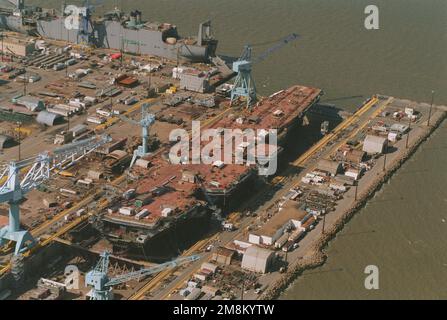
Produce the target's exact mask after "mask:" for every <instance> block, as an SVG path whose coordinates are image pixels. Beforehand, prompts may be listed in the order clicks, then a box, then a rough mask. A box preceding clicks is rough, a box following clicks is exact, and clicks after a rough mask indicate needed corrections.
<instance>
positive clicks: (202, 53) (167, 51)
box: [0, 0, 218, 62]
mask: <svg viewBox="0 0 447 320" xmlns="http://www.w3.org/2000/svg"><path fill="white" fill-rule="evenodd" d="M62 12H65V7H62ZM79 12H80V13H81V14H80V15H79V17H76V18H75V19H74V20H71V17H69V16H68V15H66V14H60V13H58V12H57V11H56V10H55V9H44V8H40V7H36V6H27V5H25V1H24V0H0V28H4V29H9V30H12V31H16V32H21V33H27V34H29V35H33V36H40V37H42V38H44V39H54V40H61V41H66V42H70V43H75V44H79V45H88V46H94V47H97V48H108V49H116V50H122V51H123V52H127V53H130V54H137V55H139V54H147V55H153V56H158V57H162V58H166V59H170V60H176V59H184V60H188V61H193V62H206V61H209V60H210V59H212V58H213V57H215V54H216V48H217V43H218V41H217V40H216V39H215V38H214V37H213V36H212V34H211V21H206V22H203V23H200V24H199V30H198V34H197V36H195V37H181V36H180V35H179V32H178V30H177V27H176V26H175V25H173V24H170V23H157V22H150V21H145V20H143V17H142V13H141V11H139V10H134V11H132V12H130V13H129V14H127V13H124V12H121V11H120V10H119V9H117V8H115V9H114V10H113V11H111V12H107V13H105V14H104V15H102V16H96V17H94V16H93V15H92V14H91V11H90V8H89V7H84V8H80V11H79ZM67 21H68V22H69V27H68V28H67V26H66V24H67Z"/></svg>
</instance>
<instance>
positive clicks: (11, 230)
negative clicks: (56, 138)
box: [0, 135, 111, 255]
mask: <svg viewBox="0 0 447 320" xmlns="http://www.w3.org/2000/svg"><path fill="white" fill-rule="evenodd" d="M110 141H111V138H110V136H108V135H103V136H101V137H92V138H89V139H85V140H82V141H79V142H75V143H72V144H69V145H66V146H64V147H61V148H58V149H55V150H54V151H53V152H52V153H51V154H50V153H48V152H44V153H41V154H39V155H37V156H35V157H32V158H29V159H26V160H22V161H18V162H14V161H11V162H10V163H9V165H8V168H6V170H4V171H3V173H2V174H1V175H0V181H2V179H3V178H5V182H4V183H3V184H0V203H5V202H6V203H8V204H9V224H8V226H5V227H3V228H2V229H0V246H3V245H4V244H5V243H6V242H8V241H14V242H15V243H16V246H15V252H14V253H15V254H16V255H17V254H19V253H20V252H21V251H23V250H25V249H26V246H25V245H26V244H27V243H29V246H30V245H33V244H34V243H35V241H34V239H33V237H32V236H31V234H30V233H29V232H28V231H27V230H21V229H20V209H19V205H20V203H21V202H22V201H23V199H24V198H25V195H26V194H27V193H28V192H30V191H31V190H33V189H35V188H36V187H38V186H39V185H41V184H42V183H43V182H45V181H47V180H48V179H50V176H51V174H52V173H54V172H56V171H61V170H63V169H66V168H68V167H70V166H72V165H73V164H74V163H76V162H77V161H79V160H80V159H81V158H83V157H85V155H87V154H89V153H90V152H92V151H94V150H95V149H96V148H98V147H100V146H102V145H104V144H105V143H107V142H110ZM27 167H30V169H29V170H28V172H27V173H26V174H25V176H24V177H23V179H22V180H20V171H21V169H24V168H27Z"/></svg>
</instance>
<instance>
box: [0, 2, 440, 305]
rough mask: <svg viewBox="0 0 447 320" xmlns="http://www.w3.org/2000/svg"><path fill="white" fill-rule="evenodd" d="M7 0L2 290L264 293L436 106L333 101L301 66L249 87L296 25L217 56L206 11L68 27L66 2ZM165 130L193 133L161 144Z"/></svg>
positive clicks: (22, 294)
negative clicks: (198, 15) (185, 18)
mask: <svg viewBox="0 0 447 320" xmlns="http://www.w3.org/2000/svg"><path fill="white" fill-rule="evenodd" d="M5 2H6V3H7V5H6V6H4V7H1V6H0V8H1V10H0V36H1V39H0V55H1V56H0V128H1V129H0V297H1V299H21V300H87V299H93V300H111V299H122V300H152V299H154V300H222V299H225V300H244V299H247V300H256V299H259V300H262V299H273V298H277V297H278V295H279V293H280V292H281V291H282V290H284V289H285V288H286V287H287V285H288V284H289V283H290V281H292V280H293V279H294V277H296V276H297V275H298V274H300V273H301V272H302V271H303V270H305V269H307V268H311V267H314V266H316V265H319V264H321V263H323V261H324V258H322V248H323V247H324V246H325V245H326V244H327V242H328V241H329V240H330V239H331V238H332V237H334V236H335V234H336V233H337V232H338V231H339V230H340V228H342V226H343V225H344V224H345V223H347V221H348V220H349V218H350V217H351V216H352V215H353V214H354V213H355V212H356V210H357V209H358V208H360V207H361V206H362V205H364V204H365V203H366V201H368V199H369V198H370V197H371V196H372V195H373V194H374V192H375V191H376V190H378V189H379V188H380V186H381V185H382V184H383V183H384V182H386V181H387V179H388V178H389V177H390V176H391V175H392V173H393V172H394V171H396V170H397V169H398V167H399V166H400V165H401V164H402V163H403V162H404V161H405V160H406V159H407V158H409V157H410V156H411V154H412V153H413V152H414V151H415V150H416V149H417V148H418V146H419V145H420V144H421V143H422V142H423V141H424V140H425V139H427V138H428V137H429V135H430V134H431V133H432V132H433V131H434V130H435V129H436V128H437V127H438V126H439V125H441V124H442V123H443V121H444V119H445V117H446V114H447V107H446V106H442V105H436V104H434V103H433V100H432V101H431V102H430V101H428V102H427V101H425V102H417V101H411V100H408V99H405V98H397V97H392V96H388V95H382V94H380V93H377V94H375V95H373V96H371V97H368V98H367V99H365V101H363V102H362V104H361V105H359V106H357V107H356V110H355V111H354V112H347V111H344V110H342V109H340V108H338V107H337V106H336V105H332V104H325V103H322V102H321V99H322V97H324V89H325V88H319V87H318V83H312V84H300V83H299V78H297V81H298V83H290V84H289V85H288V86H287V87H285V88H282V89H281V90H279V91H276V92H269V94H268V95H266V96H261V95H260V94H259V93H257V91H256V87H255V85H254V83H255V81H254V79H253V78H252V77H253V74H252V72H251V71H252V68H256V64H257V63H262V61H263V60H265V59H268V58H269V56H270V55H274V54H275V52H276V51H277V50H287V48H288V46H292V45H293V42H295V41H299V37H300V36H299V35H297V34H295V33H290V34H289V35H287V36H284V35H279V36H278V38H279V39H278V40H276V41H275V42H274V43H273V44H270V46H267V48H265V49H264V51H263V52H261V53H258V51H256V53H257V54H256V55H255V54H254V53H252V48H251V47H250V46H249V45H247V46H245V47H244V48H241V52H242V54H241V55H240V56H239V57H234V58H231V59H230V58H229V57H227V56H223V55H222V56H220V55H219V47H218V43H219V42H218V40H217V39H216V38H215V37H214V36H213V32H212V21H211V20H208V21H204V22H201V23H197V26H198V30H197V34H196V35H195V36H190V37H183V36H180V31H178V30H177V27H176V26H175V25H174V24H171V23H167V22H165V23H157V22H151V21H146V20H145V17H144V15H143V14H142V12H141V11H139V10H138V9H134V10H133V11H131V12H129V13H125V12H122V11H121V10H119V9H115V10H114V11H111V12H107V13H106V14H104V15H102V16H100V17H99V16H95V15H93V14H92V13H91V12H90V9H89V7H88V6H87V7H85V8H83V10H81V14H79V16H78V17H77V18H78V19H79V21H78V25H77V28H74V29H67V28H66V27H64V23H65V21H66V18H67V17H68V16H69V14H68V13H65V15H61V14H60V12H59V11H58V10H55V9H44V8H37V7H35V6H28V5H27V4H26V3H25V1H23V0H17V1H9V0H8V1H5ZM0 4H2V2H0ZM292 31H294V30H292ZM281 36H283V37H282V38H281ZM194 122H197V123H199V124H200V129H201V130H211V132H214V133H215V134H216V136H217V137H218V138H217V140H216V141H217V144H216V143H215V144H214V145H213V146H214V147H216V148H217V147H222V146H225V147H226V146H227V144H228V143H229V145H230V146H231V149H230V150H231V156H230V158H231V160H232V161H230V162H229V161H227V160H228V159H226V158H225V155H224V154H219V155H217V152H215V151H213V150H214V149H213V150H211V151H210V148H209V145H207V143H209V141H208V140H206V139H203V137H202V138H201V137H200V136H199V137H195V136H194V130H195V128H194ZM176 129H182V130H183V131H184V132H187V133H192V138H191V137H190V136H189V135H188V137H187V139H186V140H185V141H186V142H185V143H184V144H186V145H187V147H188V149H187V150H188V151H187V153H186V156H185V155H184V154H182V155H176V159H174V158H175V157H173V155H172V152H171V151H172V150H173V147H175V144H176V143H180V142H178V140H173V139H172V137H171V133H172V132H173V130H176ZM225 130H238V132H242V131H244V130H253V131H256V132H258V133H262V135H261V136H257V137H256V139H255V140H256V142H255V143H253V144H251V143H249V142H247V141H246V140H244V139H245V138H244V137H241V140H238V139H237V138H235V137H229V138H227V136H226V134H224V131H225ZM269 130H274V131H275V132H276V134H277V141H275V143H274V140H273V137H271V136H269V132H270V131H269ZM303 137H306V138H305V139H304V138H303ZM214 142H215V141H214ZM194 145H196V146H198V147H199V148H201V150H202V153H201V158H200V159H198V158H197V157H195V155H194V152H193V150H190V149H189V146H192V149H194ZM261 146H262V147H263V149H264V151H265V153H263V154H262V155H261V157H260V158H259V156H260V155H259V154H257V156H258V158H256V161H253V162H250V161H249V160H248V159H249V158H250V157H251V156H252V153H253V152H255V151H254V150H255V149H256V150H257V147H261ZM205 149H207V152H203V150H205ZM222 149H223V148H222ZM238 156H239V158H238V159H239V160H241V161H239V162H238V161H233V160H235V159H236V158H237V157H238ZM210 159H212V160H210ZM204 160H209V161H208V163H209V164H206V163H204V162H205V161H204ZM273 162H275V164H276V162H277V168H276V170H275V172H274V173H270V172H268V170H266V169H267V167H268V166H269V165H270V164H272V163H273ZM265 172H268V174H265ZM98 280H99V281H98ZM203 313H205V311H204V312H203Z"/></svg>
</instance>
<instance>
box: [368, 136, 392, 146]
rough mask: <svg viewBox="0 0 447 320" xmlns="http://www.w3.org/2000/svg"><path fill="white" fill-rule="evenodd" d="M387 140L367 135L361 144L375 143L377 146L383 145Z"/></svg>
mask: <svg viewBox="0 0 447 320" xmlns="http://www.w3.org/2000/svg"><path fill="white" fill-rule="evenodd" d="M386 140H387V137H380V136H374V135H371V134H369V135H367V136H366V137H365V140H364V141H363V143H377V144H382V145H383V144H385V143H386Z"/></svg>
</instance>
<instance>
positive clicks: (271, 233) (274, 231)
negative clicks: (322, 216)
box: [248, 201, 311, 246]
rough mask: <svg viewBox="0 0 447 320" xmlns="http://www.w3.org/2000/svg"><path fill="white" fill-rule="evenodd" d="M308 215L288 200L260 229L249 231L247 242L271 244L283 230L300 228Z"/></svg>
mask: <svg viewBox="0 0 447 320" xmlns="http://www.w3.org/2000/svg"><path fill="white" fill-rule="evenodd" d="M310 216H311V214H310V213H308V212H306V211H304V210H301V209H300V208H299V207H298V205H297V204H296V203H294V202H292V201H290V202H289V203H287V204H286V205H285V206H284V207H283V208H282V209H281V210H280V211H279V212H278V213H276V214H275V215H274V216H273V217H272V218H271V219H270V220H269V221H267V223H265V224H264V225H263V226H262V227H261V228H260V229H258V230H256V231H253V232H251V233H250V234H249V235H248V242H250V243H252V244H262V245H266V246H271V245H273V244H274V243H275V241H276V240H278V239H279V238H280V237H281V236H282V235H283V234H284V231H286V230H287V229H294V228H300V227H301V225H302V224H303V223H304V222H305V221H306V220H307V219H308V218H309V217H310Z"/></svg>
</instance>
